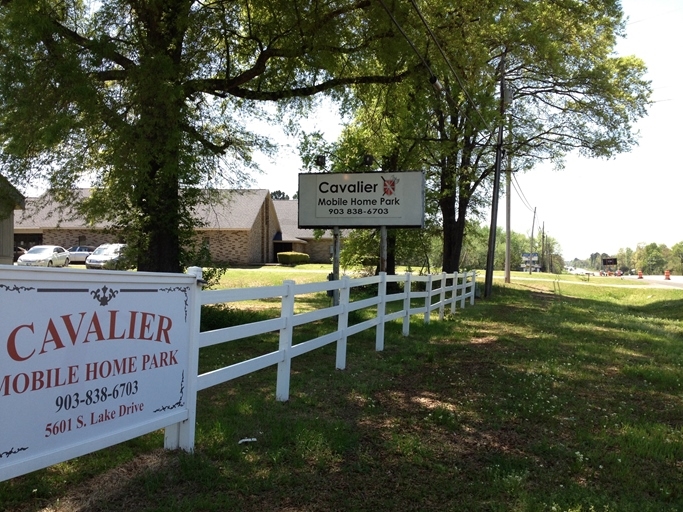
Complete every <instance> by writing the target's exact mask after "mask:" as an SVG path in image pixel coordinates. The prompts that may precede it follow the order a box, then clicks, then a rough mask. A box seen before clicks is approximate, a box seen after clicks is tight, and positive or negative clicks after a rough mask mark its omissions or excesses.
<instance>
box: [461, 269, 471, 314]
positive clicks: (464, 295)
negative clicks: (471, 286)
mask: <svg viewBox="0 0 683 512" xmlns="http://www.w3.org/2000/svg"><path fill="white" fill-rule="evenodd" d="M469 275H470V273H469V272H465V273H464V274H463V275H462V294H461V295H460V309H463V308H464V307H465V299H466V298H467V279H468V276H469Z"/></svg>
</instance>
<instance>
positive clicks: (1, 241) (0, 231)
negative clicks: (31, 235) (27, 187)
mask: <svg viewBox="0 0 683 512" xmlns="http://www.w3.org/2000/svg"><path fill="white" fill-rule="evenodd" d="M24 205H25V199H24V196H23V195H22V194H21V192H19V191H18V190H17V189H16V188H14V186H12V184H11V183H10V182H9V181H8V180H7V178H5V177H4V176H2V175H0V264H2V265H11V264H12V263H13V262H14V245H15V244H14V222H15V215H14V211H15V210H21V209H22V208H24Z"/></svg>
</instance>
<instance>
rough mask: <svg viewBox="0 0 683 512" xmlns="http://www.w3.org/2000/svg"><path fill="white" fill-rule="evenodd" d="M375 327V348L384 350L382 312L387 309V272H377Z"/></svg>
mask: <svg viewBox="0 0 683 512" xmlns="http://www.w3.org/2000/svg"><path fill="white" fill-rule="evenodd" d="M377 297H378V298H379V302H378V303H377V328H376V329H375V350H376V351H377V352H379V351H381V350H384V314H385V313H386V310H387V273H386V272H380V273H379V283H378V284H377Z"/></svg>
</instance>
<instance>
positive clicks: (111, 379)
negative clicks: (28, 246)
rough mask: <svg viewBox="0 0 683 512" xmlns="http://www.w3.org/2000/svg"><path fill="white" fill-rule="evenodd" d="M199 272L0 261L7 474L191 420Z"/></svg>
mask: <svg viewBox="0 0 683 512" xmlns="http://www.w3.org/2000/svg"><path fill="white" fill-rule="evenodd" d="M195 281H196V278H195V277H194V276H191V275H183V274H177V275H176V274H149V273H139V272H114V271H90V270H89V271H84V270H75V269H38V268H31V269H18V268H12V267H8V268H6V269H3V270H0V429H1V432H2V435H0V481H1V480H5V479H7V478H12V477H13V476H16V475H19V474H23V473H26V472H28V471H32V470H34V469H39V468H42V467H45V466H48V465H51V464H54V463H57V462H61V461H64V460H67V459H69V458H72V457H75V456H78V455H82V454H84V453H89V452H90V451H94V450H96V449H100V448H104V447H106V446H110V445H112V444H115V443H118V442H121V441H125V440H127V439H131V438H133V437H137V436H139V435H142V434H144V433H147V432H151V431H154V430H157V429H159V428H163V427H165V426H168V425H171V424H174V423H178V422H180V421H183V420H184V419H187V417H188V409H187V407H186V393H185V389H186V383H187V379H188V361H189V339H190V327H189V326H190V318H189V317H190V315H191V309H190V308H191V302H192V301H191V300H190V299H191V297H194V295H192V292H193V291H194V290H193V287H195V286H196V285H195Z"/></svg>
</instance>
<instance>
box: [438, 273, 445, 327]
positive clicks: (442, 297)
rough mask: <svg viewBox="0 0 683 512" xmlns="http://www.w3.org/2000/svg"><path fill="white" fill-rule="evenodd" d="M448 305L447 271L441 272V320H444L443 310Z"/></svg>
mask: <svg viewBox="0 0 683 512" xmlns="http://www.w3.org/2000/svg"><path fill="white" fill-rule="evenodd" d="M445 307H446V272H441V290H440V293H439V320H443V311H444V308H445Z"/></svg>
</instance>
